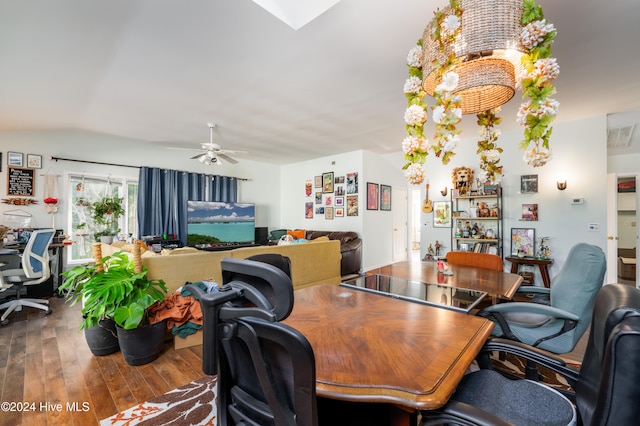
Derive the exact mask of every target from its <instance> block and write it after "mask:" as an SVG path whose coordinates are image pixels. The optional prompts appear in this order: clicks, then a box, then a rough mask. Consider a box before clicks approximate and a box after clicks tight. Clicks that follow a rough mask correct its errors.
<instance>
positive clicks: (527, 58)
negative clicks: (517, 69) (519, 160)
mask: <svg viewBox="0 0 640 426" xmlns="http://www.w3.org/2000/svg"><path fill="white" fill-rule="evenodd" d="M520 22H521V24H522V25H524V28H523V29H522V32H521V34H520V42H521V43H522V45H523V46H524V48H525V49H527V53H526V54H525V55H524V56H523V57H522V65H523V66H524V70H523V71H522V73H521V74H520V75H518V76H517V81H516V85H517V88H518V89H519V90H521V91H522V97H523V98H525V97H526V98H529V100H528V101H525V102H523V103H522V104H521V105H520V110H519V111H518V116H517V120H518V123H519V124H520V125H522V126H524V128H525V129H524V140H523V141H522V142H521V143H520V148H522V149H527V148H528V147H529V146H530V145H531V144H533V146H532V147H531V148H529V149H528V150H527V152H526V153H525V155H524V160H525V162H526V163H527V164H529V165H532V166H533V167H540V166H544V165H545V164H546V163H547V162H548V161H550V160H551V149H550V148H549V137H550V136H551V132H552V130H553V128H552V127H551V122H552V121H553V120H554V118H555V117H556V115H557V114H558V107H559V105H560V104H559V103H558V102H557V101H556V100H555V99H551V98H549V96H551V95H553V94H555V93H556V89H555V87H554V86H553V84H552V83H551V82H552V81H553V80H555V79H556V78H557V77H558V74H559V73H560V67H559V66H558V62H557V60H556V59H555V58H551V44H552V43H553V41H554V40H555V37H556V29H555V28H554V26H553V24H551V23H549V22H547V21H546V20H545V19H544V14H543V13H542V8H541V7H540V6H538V5H536V3H535V0H524V12H523V13H522V19H521V21H520Z"/></svg>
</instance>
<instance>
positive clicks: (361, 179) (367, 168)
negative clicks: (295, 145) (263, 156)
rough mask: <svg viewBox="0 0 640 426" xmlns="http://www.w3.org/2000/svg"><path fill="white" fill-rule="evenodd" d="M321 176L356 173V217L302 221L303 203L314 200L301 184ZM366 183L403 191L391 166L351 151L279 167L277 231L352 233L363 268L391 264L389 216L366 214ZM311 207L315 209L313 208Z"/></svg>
mask: <svg viewBox="0 0 640 426" xmlns="http://www.w3.org/2000/svg"><path fill="white" fill-rule="evenodd" d="M325 172H334V175H335V176H346V174H347V173H354V172H357V173H358V185H359V189H358V204H359V211H358V216H352V217H347V216H345V217H336V218H334V219H333V220H327V219H325V218H324V216H318V215H315V214H314V216H313V218H312V219H305V214H304V205H305V202H310V201H313V200H314V193H315V191H316V190H317V188H314V189H313V193H312V195H311V197H307V196H306V195H305V182H306V181H307V180H311V182H313V181H314V178H315V176H320V175H322V173H325ZM367 182H372V183H377V184H384V185H390V186H391V187H392V191H391V194H392V202H391V206H392V207H391V208H393V203H394V200H393V187H398V186H400V187H405V186H406V182H405V181H404V178H403V175H402V172H401V171H400V170H398V169H397V168H396V167H395V165H393V164H391V163H390V162H389V161H387V160H385V159H384V158H383V157H380V156H378V155H376V154H373V153H371V152H369V151H353V152H349V153H346V154H338V155H332V156H328V157H322V158H318V159H315V160H311V161H303V162H299V163H294V164H288V165H285V166H282V171H281V188H282V220H281V222H280V223H281V227H282V228H287V229H294V228H299V229H314V230H322V231H353V232H357V233H358V234H359V235H360V236H361V237H362V239H363V254H362V258H363V259H362V264H363V268H364V269H365V270H366V269H371V268H374V267H377V266H382V265H384V264H389V263H390V262H391V259H392V257H391V255H392V244H391V239H392V232H393V222H392V219H393V218H392V212H390V211H379V210H367V205H366V201H367V199H366V188H367V186H366V185H367ZM314 207H315V205H314Z"/></svg>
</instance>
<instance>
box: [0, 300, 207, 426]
mask: <svg viewBox="0 0 640 426" xmlns="http://www.w3.org/2000/svg"><path fill="white" fill-rule="evenodd" d="M49 303H50V304H51V309H52V310H53V313H52V314H51V315H48V316H45V315H44V312H43V311H40V310H36V309H30V308H24V309H23V310H22V312H19V313H17V314H15V313H14V314H12V316H11V317H10V319H11V322H10V324H9V325H6V326H4V327H1V328H0V402H1V403H7V402H9V403H11V402H15V403H18V402H19V403H22V404H25V405H26V409H28V410H29V411H26V409H24V410H23V411H22V412H19V411H7V410H6V409H5V407H4V406H3V407H2V412H1V413H0V425H3V426H4V425H7V426H15V425H34V426H35V425H37V426H39V425H81V426H86V425H97V424H99V421H100V420H101V419H104V418H106V417H109V416H112V415H113V414H116V413H118V412H119V411H122V410H125V409H127V408H130V407H132V406H134V405H136V404H139V403H141V402H145V401H148V400H150V399H152V398H154V397H157V396H160V395H162V394H164V393H166V392H167V391H169V390H171V389H175V388H176V387H179V386H182V385H184V384H186V383H189V382H191V381H193V380H195V379H198V378H200V377H202V376H203V375H204V373H203V372H202V368H201V367H202V364H201V363H202V346H201V345H199V346H195V347H191V348H185V349H179V350H174V349H173V343H172V342H167V343H166V344H165V345H166V347H165V350H164V352H163V353H162V355H161V356H160V358H158V359H157V360H155V361H154V362H152V363H150V364H146V365H142V366H138V367H132V366H129V365H127V364H126V363H125V361H124V359H123V357H122V354H121V353H119V352H118V353H115V354H112V355H107V356H102V357H96V356H93V355H92V354H91V352H90V350H89V348H88V347H87V344H86V342H85V338H84V333H82V332H80V331H78V326H79V325H80V319H81V315H80V307H79V306H78V305H76V306H74V307H69V306H68V305H66V304H65V303H64V299H60V298H57V297H51V298H50V299H49ZM59 404H61V405H59ZM5 405H6V404H5ZM12 408H16V407H12Z"/></svg>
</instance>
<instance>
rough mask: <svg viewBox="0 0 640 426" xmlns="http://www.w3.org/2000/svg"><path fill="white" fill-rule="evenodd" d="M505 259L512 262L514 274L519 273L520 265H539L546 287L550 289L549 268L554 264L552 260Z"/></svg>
mask: <svg viewBox="0 0 640 426" xmlns="http://www.w3.org/2000/svg"><path fill="white" fill-rule="evenodd" d="M505 259H507V260H508V261H509V262H511V273H512V274H517V273H518V267H519V266H520V265H538V268H539V269H540V275H541V276H542V282H543V283H544V286H545V287H547V288H549V286H550V285H551V277H549V268H548V266H549V265H551V264H552V263H553V260H552V259H533V258H530V257H506V258H505Z"/></svg>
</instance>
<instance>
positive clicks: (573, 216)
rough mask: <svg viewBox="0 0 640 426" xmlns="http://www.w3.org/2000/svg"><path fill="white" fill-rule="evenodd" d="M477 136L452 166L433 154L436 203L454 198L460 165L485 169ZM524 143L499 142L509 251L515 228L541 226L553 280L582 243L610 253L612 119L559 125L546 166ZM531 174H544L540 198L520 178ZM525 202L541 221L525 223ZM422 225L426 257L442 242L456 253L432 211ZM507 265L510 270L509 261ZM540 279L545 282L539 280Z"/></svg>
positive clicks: (513, 135) (429, 166)
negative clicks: (527, 159) (534, 163)
mask: <svg viewBox="0 0 640 426" xmlns="http://www.w3.org/2000/svg"><path fill="white" fill-rule="evenodd" d="M504 119H505V120H506V119H509V117H505V118H504ZM476 134H477V131H476V129H475V128H469V129H463V133H462V138H463V140H462V141H461V143H460V145H459V147H458V150H457V154H456V155H455V156H454V157H453V158H452V160H451V162H450V163H449V164H448V165H443V164H442V163H441V162H440V160H439V159H438V158H436V157H434V156H433V155H430V156H429V157H428V159H427V162H426V164H425V168H426V170H427V177H428V180H429V183H430V191H429V198H430V199H432V200H433V201H439V200H442V201H444V200H448V199H449V196H450V193H449V194H448V195H447V197H443V196H442V195H441V194H440V190H441V189H442V188H443V187H444V186H445V185H446V186H447V187H448V188H449V189H450V188H451V186H452V182H451V172H452V170H453V169H454V168H455V167H459V166H466V167H471V168H472V169H474V170H475V171H477V170H479V168H478V160H477V155H476V139H475V138H476ZM468 135H471V136H468ZM521 139H522V132H521V131H512V132H504V133H503V134H502V135H501V137H500V139H499V141H498V144H499V146H500V147H502V148H503V149H504V153H503V154H502V159H501V164H502V165H503V166H504V169H503V171H504V176H503V179H502V186H503V218H504V219H503V248H504V249H505V253H507V254H508V251H509V248H510V244H511V241H510V232H511V228H529V227H530V228H535V229H536V238H538V237H542V236H545V237H550V240H549V246H550V247H551V251H552V256H553V258H554V264H553V265H552V267H551V275H552V276H553V275H554V274H555V273H557V272H558V270H559V269H560V267H561V266H562V265H563V264H564V259H565V258H566V256H567V254H568V252H569V249H570V248H571V247H572V246H573V245H574V244H576V243H578V242H587V243H591V244H595V245H597V246H599V247H601V248H602V249H603V250H605V251H606V194H607V188H606V174H607V164H606V155H607V153H606V143H605V142H606V117H605V116H597V117H591V118H589V119H584V120H578V121H571V122H558V123H555V124H554V130H553V136H552V139H551V147H552V150H553V154H554V158H553V160H552V161H551V162H549V163H548V164H547V165H545V166H544V167H539V168H534V167H530V166H528V165H527V164H526V163H524V161H523V160H522V157H523V154H524V153H523V151H521V150H519V149H518V143H519V142H520V140H521ZM400 160H401V158H400ZM401 162H402V161H400V163H401ZM636 164H637V163H636ZM528 174H537V175H538V188H539V189H538V193H536V194H521V193H520V176H521V175H528ZM558 175H564V176H566V178H567V189H566V190H564V191H559V190H558V189H557V188H556V180H557V176H558ZM421 194H422V197H423V198H424V196H425V185H422V186H421ZM575 197H582V198H584V200H585V202H584V204H582V205H572V204H571V199H572V198H575ZM523 203H526V204H529V203H537V204H538V208H539V220H538V221H536V222H523V221H521V220H520V219H521V209H522V204H523ZM589 224H597V225H598V226H599V230H598V231H595V232H592V231H589V230H588V228H589ZM421 225H422V228H421V256H424V255H425V253H426V250H427V247H428V246H429V244H435V241H436V240H438V241H439V242H440V243H443V244H444V248H443V250H442V253H443V254H444V253H446V252H447V251H449V250H451V235H450V233H451V230H450V229H449V228H434V227H433V214H432V213H430V214H425V213H422V214H421ZM505 263H506V267H507V269H508V268H509V267H510V266H509V262H505ZM537 281H538V282H540V278H539V276H538V278H537Z"/></svg>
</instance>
